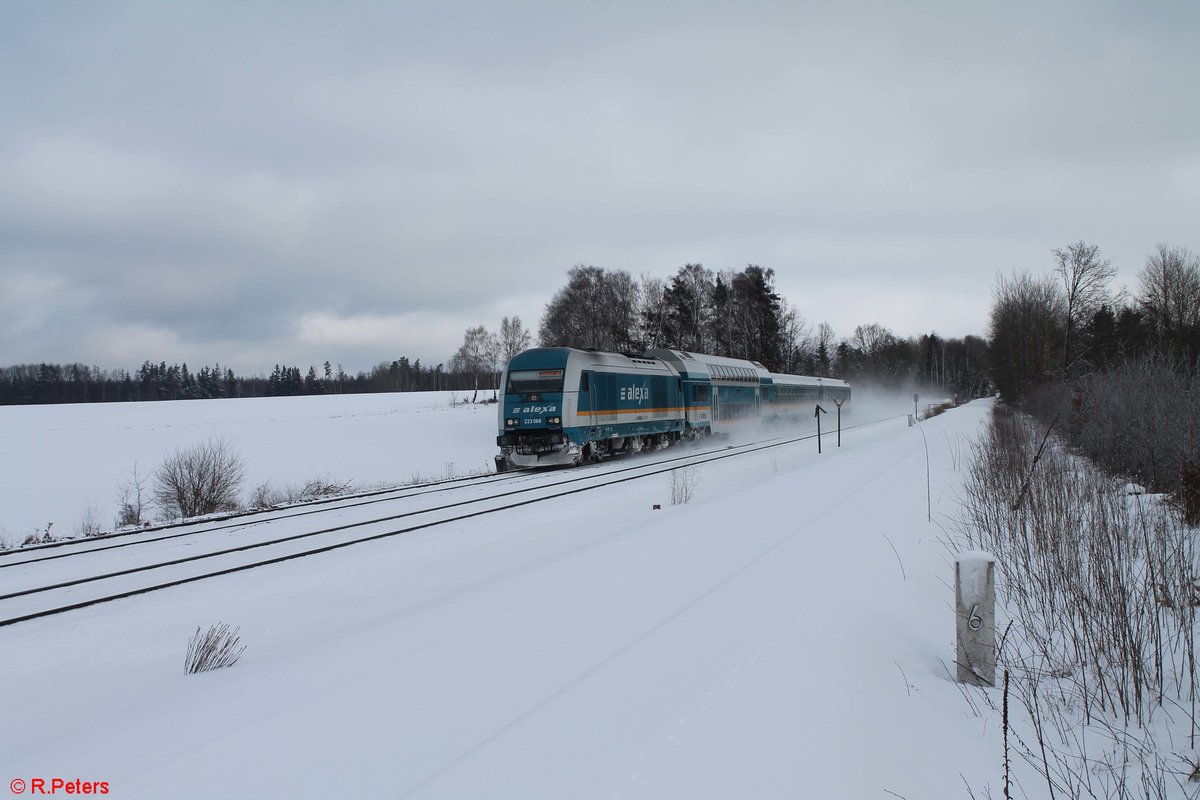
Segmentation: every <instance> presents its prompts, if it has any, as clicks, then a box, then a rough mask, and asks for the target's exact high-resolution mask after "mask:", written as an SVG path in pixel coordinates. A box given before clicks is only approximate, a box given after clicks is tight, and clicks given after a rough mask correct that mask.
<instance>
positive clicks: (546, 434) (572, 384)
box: [496, 347, 850, 472]
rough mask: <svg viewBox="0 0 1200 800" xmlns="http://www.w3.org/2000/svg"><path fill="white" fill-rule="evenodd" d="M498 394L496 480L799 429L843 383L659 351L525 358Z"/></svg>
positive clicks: (842, 391) (541, 353) (513, 365)
mask: <svg viewBox="0 0 1200 800" xmlns="http://www.w3.org/2000/svg"><path fill="white" fill-rule="evenodd" d="M502 385H503V387H504V397H503V399H502V401H501V403H500V408H499V435H498V436H497V437H496V444H497V445H499V446H500V454H499V455H497V456H496V469H497V470H498V471H500V472H503V471H504V470H507V469H508V468H510V467H539V466H552V465H564V464H580V463H583V462H585V461H599V460H600V459H602V458H605V457H607V456H609V455H613V454H616V453H624V452H637V451H639V450H643V449H649V448H663V447H667V446H669V445H670V444H671V443H672V442H677V441H679V440H681V439H695V438H699V437H702V436H710V435H713V434H725V433H729V432H732V431H735V430H739V429H741V428H745V427H747V426H748V425H749V424H751V423H759V422H762V421H775V420H799V419H801V418H804V417H811V416H812V414H813V409H814V406H815V405H816V404H817V403H819V402H822V401H839V402H845V401H847V400H849V399H850V386H849V384H847V383H846V382H845V381H839V380H834V379H832V378H808V377H802V376H798V375H780V374H775V373H771V372H768V371H767V370H766V368H765V367H763V365H762V364H759V363H758V362H757V361H743V360H741V359H736V358H723V357H720V356H709V355H703V354H701V353H687V352H683V351H681V350H665V349H660V350H650V351H647V352H646V353H645V354H643V355H641V356H627V355H621V354H619V353H602V352H595V351H591V350H576V349H574V348H569V347H547V348H538V349H534V350H526V351H525V352H523V353H519V354H518V355H516V356H515V357H514V358H513V359H512V361H510V362H509V364H508V367H507V368H506V369H505V371H504V377H503V384H502Z"/></svg>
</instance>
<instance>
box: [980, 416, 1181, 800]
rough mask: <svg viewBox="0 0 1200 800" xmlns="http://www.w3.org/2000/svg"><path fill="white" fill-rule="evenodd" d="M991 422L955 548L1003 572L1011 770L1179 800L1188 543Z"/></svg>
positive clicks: (1014, 422)
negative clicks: (1023, 766)
mask: <svg viewBox="0 0 1200 800" xmlns="http://www.w3.org/2000/svg"><path fill="white" fill-rule="evenodd" d="M1044 433H1045V431H1044V426H1041V425H1038V424H1037V423H1035V422H1034V421H1032V420H1031V419H1030V418H1029V417H1026V416H1025V415H1023V414H1019V413H1016V412H1014V411H1012V410H1011V409H1008V408H1006V407H997V409H996V412H995V414H994V416H993V418H992V421H991V424H990V425H989V427H988V428H987V430H986V432H985V433H984V435H983V437H982V439H981V442H980V444H979V445H978V447H977V448H976V451H975V454H974V460H973V462H972V463H971V464H970V466H969V468H968V473H967V477H966V480H965V482H964V497H963V508H964V512H965V516H964V520H963V522H964V525H963V526H962V534H963V538H964V539H965V544H966V546H967V547H970V548H978V549H984V550H988V551H990V552H991V553H993V554H994V555H995V556H996V559H997V562H996V563H997V588H998V590H999V592H1000V593H1001V596H1002V598H1003V602H1004V607H1005V608H1006V609H1007V611H1008V613H1009V615H1010V616H1011V618H1012V624H1011V626H1010V628H1009V630H1008V631H1007V632H1006V634H1005V637H1004V639H1003V641H1002V644H1001V647H1000V651H999V653H998V664H999V665H1002V666H1003V667H1004V668H1005V669H1007V670H1008V672H1009V673H1010V676H1011V689H1010V692H1011V695H1012V697H1013V698H1015V699H1016V700H1017V701H1018V702H1019V703H1020V704H1021V705H1022V706H1023V708H1024V711H1025V715H1026V720H1027V723H1028V725H1027V727H1020V726H1012V727H1011V728H1010V730H1009V734H1010V737H1011V741H1012V744H1013V748H1014V750H1015V752H1016V753H1017V754H1018V756H1019V757H1020V758H1021V759H1023V760H1024V761H1025V762H1026V763H1027V764H1028V765H1029V766H1031V767H1033V768H1034V769H1035V770H1036V771H1037V773H1038V774H1039V775H1041V777H1042V779H1043V780H1044V781H1045V782H1046V785H1047V787H1048V789H1049V793H1050V794H1053V795H1055V796H1065V797H1080V796H1090V797H1114V798H1115V797H1128V796H1133V795H1136V796H1138V797H1147V798H1162V797H1171V796H1175V795H1173V794H1172V792H1174V791H1175V790H1176V788H1177V781H1179V780H1186V777H1187V774H1188V769H1187V768H1186V767H1187V765H1186V764H1185V763H1184V760H1183V759H1182V758H1181V757H1177V756H1175V755H1173V754H1172V753H1171V752H1170V751H1169V750H1164V748H1163V747H1161V746H1160V744H1159V739H1160V738H1161V737H1162V735H1163V733H1164V732H1165V733H1166V735H1167V736H1169V737H1170V738H1171V739H1173V740H1174V741H1175V742H1179V741H1181V737H1182V740H1184V741H1188V742H1189V747H1190V748H1192V749H1194V748H1195V747H1196V737H1197V735H1198V734H1200V728H1198V726H1197V721H1198V716H1197V713H1196V712H1197V708H1196V703H1197V699H1198V694H1200V693H1198V692H1197V675H1196V652H1195V633H1196V613H1197V605H1198V603H1200V596H1198V592H1197V577H1198V575H1197V572H1196V562H1195V558H1196V556H1197V541H1196V538H1197V532H1196V531H1195V530H1192V529H1189V528H1188V527H1187V526H1186V525H1185V524H1184V523H1183V520H1182V519H1181V517H1180V516H1179V514H1177V513H1175V512H1174V511H1173V510H1172V509H1171V508H1170V507H1169V506H1168V505H1167V504H1165V503H1163V502H1161V499H1160V498H1156V497H1152V496H1142V495H1127V494H1125V493H1124V492H1123V491H1121V482H1120V481H1118V480H1114V479H1113V478H1111V477H1108V476H1107V475H1105V474H1104V473H1102V472H1101V471H1100V470H1099V469H1097V468H1096V467H1095V466H1094V465H1092V464H1091V463H1090V462H1088V461H1086V460H1084V459H1082V458H1080V457H1078V456H1076V455H1073V454H1071V453H1070V452H1068V451H1067V450H1066V449H1065V448H1064V447H1062V446H1061V444H1060V443H1058V442H1057V441H1056V440H1054V439H1051V440H1050V443H1049V445H1048V446H1047V447H1046V448H1045V450H1044V452H1043V453H1042V455H1041V457H1040V458H1035V455H1036V454H1037V453H1038V451H1039V449H1040V446H1041V443H1042V441H1043V437H1044Z"/></svg>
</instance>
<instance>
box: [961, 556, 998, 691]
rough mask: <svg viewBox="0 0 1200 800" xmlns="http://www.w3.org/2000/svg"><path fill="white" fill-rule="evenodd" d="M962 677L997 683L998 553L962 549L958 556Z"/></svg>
mask: <svg viewBox="0 0 1200 800" xmlns="http://www.w3.org/2000/svg"><path fill="white" fill-rule="evenodd" d="M954 595H955V628H956V630H957V633H958V650H957V653H956V655H955V662H956V663H957V664H958V681H959V682H960V683H969V684H971V685H973V686H995V685H996V557H995V556H993V555H992V554H991V553H984V552H981V551H977V550H976V551H970V552H966V553H959V555H958V558H956V559H955V560H954Z"/></svg>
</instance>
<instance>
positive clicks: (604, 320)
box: [538, 265, 640, 352]
mask: <svg viewBox="0 0 1200 800" xmlns="http://www.w3.org/2000/svg"><path fill="white" fill-rule="evenodd" d="M567 275H568V277H567V285H566V286H565V287H564V288H562V289H560V290H559V291H558V292H557V293H555V295H554V297H553V298H552V299H551V300H550V302H549V303H547V304H546V311H545V313H544V314H543V315H542V320H541V325H540V326H539V329H538V339H539V341H540V342H541V345H542V346H543V347H581V348H591V349H595V350H614V351H617V352H628V351H632V350H638V349H640V347H639V345H640V342H638V341H637V334H638V325H637V314H638V308H639V306H640V303H639V295H640V288H639V287H638V284H637V281H635V280H634V279H633V277H632V276H631V275H630V274H629V273H628V272H625V271H624V270H615V271H609V270H605V269H602V268H600V267H593V266H582V265H581V266H577V267H573V268H572V269H571V271H570V272H569V273H567Z"/></svg>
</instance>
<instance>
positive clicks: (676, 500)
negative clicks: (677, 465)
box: [671, 467, 699, 506]
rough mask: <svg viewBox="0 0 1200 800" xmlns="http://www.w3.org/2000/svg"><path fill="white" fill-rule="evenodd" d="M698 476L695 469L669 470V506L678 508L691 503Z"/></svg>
mask: <svg viewBox="0 0 1200 800" xmlns="http://www.w3.org/2000/svg"><path fill="white" fill-rule="evenodd" d="M698 483H699V476H698V475H697V474H696V468H695V467H683V468H681V469H673V470H671V505H673V506H678V505H682V504H684V503H688V502H691V499H692V496H693V495H694V494H695V493H696V486H697V485H698Z"/></svg>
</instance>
